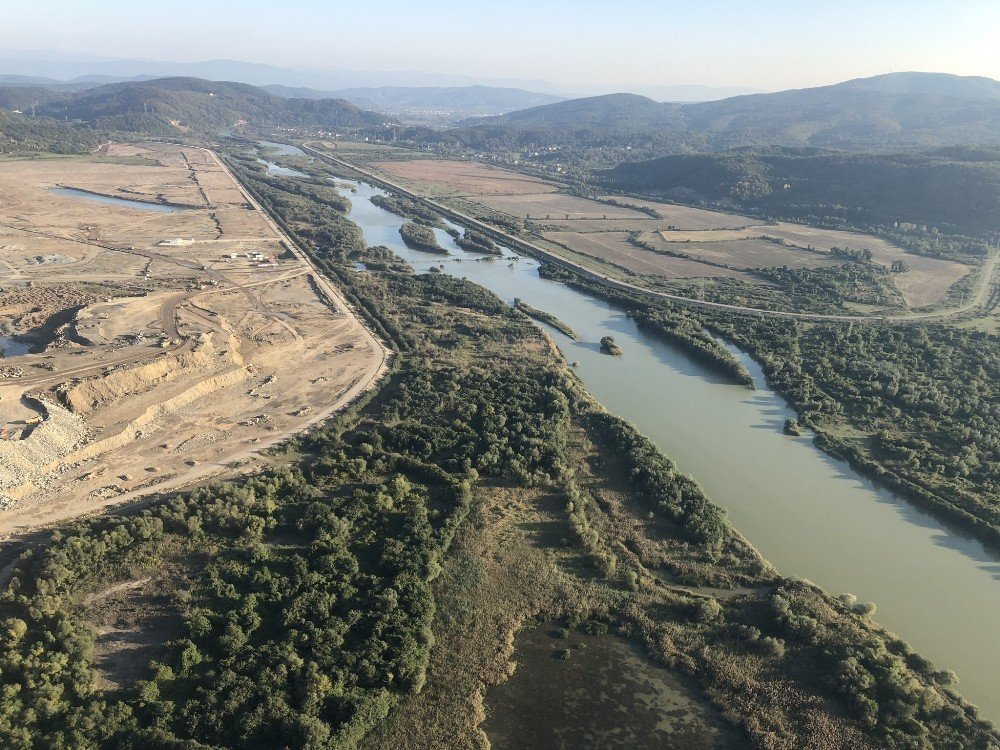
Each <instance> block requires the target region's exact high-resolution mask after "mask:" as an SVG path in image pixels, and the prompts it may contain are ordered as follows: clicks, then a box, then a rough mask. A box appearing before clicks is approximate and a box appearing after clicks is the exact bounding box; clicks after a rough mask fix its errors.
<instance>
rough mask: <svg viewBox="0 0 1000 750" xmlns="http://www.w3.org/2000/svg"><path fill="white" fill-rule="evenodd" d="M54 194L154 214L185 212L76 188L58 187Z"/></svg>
mask: <svg viewBox="0 0 1000 750" xmlns="http://www.w3.org/2000/svg"><path fill="white" fill-rule="evenodd" d="M52 192H53V193H55V194H56V195H61V196H63V197H64V198H82V199H84V200H88V201H94V202H96V203H108V204H110V205H113V206H125V207H126V208H138V209H141V210H142V211H153V212H154V213H161V214H169V213H173V212H175V211H184V210H185V209H184V207H183V206H171V205H170V204H168V203H148V202H146V201H133V200H129V199H127V198H115V197H114V196H110V195H98V194H97V193H88V192H87V191H86V190H77V189H75V188H64V187H57V188H52Z"/></svg>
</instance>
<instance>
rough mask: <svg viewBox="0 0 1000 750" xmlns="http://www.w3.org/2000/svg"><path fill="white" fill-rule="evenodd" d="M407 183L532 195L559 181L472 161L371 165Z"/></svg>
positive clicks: (444, 190) (434, 189) (447, 191)
mask: <svg viewBox="0 0 1000 750" xmlns="http://www.w3.org/2000/svg"><path fill="white" fill-rule="evenodd" d="M371 166H372V167H373V168H375V169H379V170H381V171H383V172H385V173H387V174H389V175H391V176H392V177H395V178H396V179H397V180H399V181H400V182H401V183H403V184H404V185H405V186H410V187H413V188H417V189H420V190H422V191H426V192H427V193H428V194H432V195H528V194H544V193H554V192H556V191H557V190H559V186H558V185H556V184H555V183H551V182H546V181H544V180H540V179H538V178H535V177H529V176H527V175H523V174H519V173H517V172H511V171H510V170H509V169H500V168H499V167H491V166H488V165H486V164H480V163H478V162H470V161H439V160H436V159H417V160H414V161H388V162H378V163H375V164H372V165H371Z"/></svg>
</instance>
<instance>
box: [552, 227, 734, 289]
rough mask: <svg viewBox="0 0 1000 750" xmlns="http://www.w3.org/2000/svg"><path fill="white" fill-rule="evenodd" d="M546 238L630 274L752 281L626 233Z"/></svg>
mask: <svg viewBox="0 0 1000 750" xmlns="http://www.w3.org/2000/svg"><path fill="white" fill-rule="evenodd" d="M545 238H546V239H547V240H549V241H551V242H555V243H557V244H559V245H566V246H568V247H570V248H572V249H573V250H574V251H576V252H578V253H582V254H584V255H589V256H591V257H593V258H598V259H600V260H603V261H606V262H608V263H612V264H614V265H616V266H620V267H622V268H625V269H627V270H629V271H632V272H633V273H638V274H646V275H655V276H665V277H667V278H673V279H689V278H728V279H743V280H744V281H750V282H753V281H754V278H753V277H752V276H750V275H749V274H746V273H742V272H741V271H737V270H732V269H729V268H719V267H718V266H710V265H708V264H706V263H699V262H697V261H694V260H688V259H687V258H677V257H673V256H670V255H663V254H661V253H654V252H651V251H649V250H644V249H642V248H641V247H636V246H635V245H633V244H632V243H631V242H630V241H629V235H628V233H627V232H602V233H599V234H577V233H575V232H546V233H545Z"/></svg>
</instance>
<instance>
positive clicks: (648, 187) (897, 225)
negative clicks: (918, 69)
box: [599, 148, 1000, 255]
mask: <svg viewBox="0 0 1000 750" xmlns="http://www.w3.org/2000/svg"><path fill="white" fill-rule="evenodd" d="M599 178H600V179H601V180H602V181H605V182H607V183H608V184H609V185H611V186H613V187H615V188H617V189H623V190H630V191H635V192H649V193H657V194H660V195H665V196H668V197H670V196H672V197H675V198H677V199H680V200H682V201H684V202H691V201H699V200H701V201H705V202H708V203H716V204H723V205H724V204H728V205H729V206H731V207H733V208H736V209H737V210H753V211H756V212H760V213H762V214H765V215H768V216H775V217H783V218H790V219H794V220H798V221H804V222H807V223H813V224H819V225H821V226H834V227H835V226H838V225H839V226H843V227H856V228H859V229H862V230H867V229H881V230H882V232H895V233H897V234H899V235H901V236H905V235H907V234H909V235H912V237H913V238H914V239H920V240H922V241H923V242H924V243H926V244H928V245H929V246H933V245H934V243H935V241H936V240H937V236H938V235H960V236H961V235H973V236H974V237H979V238H982V237H996V236H997V235H998V233H1000V167H998V161H997V154H996V153H995V152H993V151H990V150H985V151H983V150H979V149H958V148H955V149H941V150H938V151H932V152H923V153H918V154H846V153H842V152H833V151H820V150H816V149H789V148H782V149H765V150H759V149H735V150H732V151H724V152H721V153H715V154H698V155H674V156H664V157H662V158H659V159H654V160H652V161H646V162H638V163H625V164H622V165H620V166H618V167H615V168H614V169H611V170H607V171H605V172H602V173H601V174H600V176H599ZM906 225H912V228H908V227H907V226H906ZM967 244H968V245H969V246H968V247H967V248H963V251H964V252H965V253H966V254H971V255H982V254H984V252H985V246H984V244H983V243H982V241H979V242H976V241H974V240H968V241H967ZM941 254H944V253H941Z"/></svg>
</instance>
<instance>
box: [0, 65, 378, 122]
mask: <svg viewBox="0 0 1000 750" xmlns="http://www.w3.org/2000/svg"><path fill="white" fill-rule="evenodd" d="M31 105H34V108H33V113H34V114H35V115H36V116H38V117H49V118H53V119H57V120H62V121H68V122H83V123H86V124H88V125H92V126H96V127H102V128H108V129H115V130H127V131H130V130H131V131H134V130H143V131H153V132H156V131H161V132H162V131H173V132H177V131H178V130H183V129H194V130H218V129H222V128H232V127H234V126H236V125H238V124H246V125H247V126H249V127H251V128H258V127H308V128H322V129H331V130H333V129H339V128H354V127H367V126H374V125H378V124H380V123H382V122H384V121H385V120H386V118H385V117H384V116H382V115H380V114H377V113H374V112H368V111H365V110H362V109H360V108H359V107H357V106H355V105H353V104H351V103H349V102H346V101H344V100H341V99H294V98H292V99H289V98H284V97H280V96H276V95H274V94H271V93H269V92H267V91H265V90H263V89H261V88H257V87H256V86H248V85H246V84H242V83H230V82H215V81H205V80H201V79H198V78H160V79H155V80H150V81H129V82H124V83H113V84H109V85H106V86H98V87H96V88H92V89H88V90H86V91H78V92H60V91H52V90H49V89H45V88H31V89H30V90H28V91H26V90H25V89H24V88H23V87H0V107H3V108H5V109H22V110H23V111H25V112H26V113H27V112H28V109H27V108H28V107H31Z"/></svg>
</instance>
